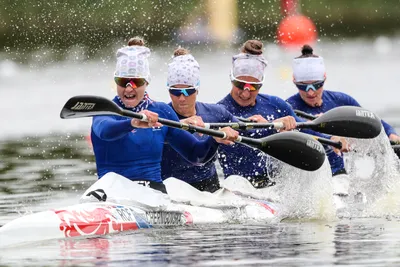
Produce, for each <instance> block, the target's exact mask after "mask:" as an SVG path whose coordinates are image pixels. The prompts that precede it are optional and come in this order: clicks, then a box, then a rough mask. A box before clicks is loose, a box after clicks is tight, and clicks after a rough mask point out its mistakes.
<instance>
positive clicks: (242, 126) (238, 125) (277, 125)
mask: <svg viewBox="0 0 400 267" xmlns="http://www.w3.org/2000/svg"><path fill="white" fill-rule="evenodd" d="M312 126H313V125H312V124H310V123H308V122H298V123H297V125H296V128H311V127H312ZM222 127H231V128H233V129H237V130H249V129H265V128H270V129H282V128H284V125H283V123H282V122H269V123H255V122H249V123H244V122H232V123H230V122H228V123H205V128H207V129H210V128H213V129H214V128H222ZM313 137H314V139H315V140H317V141H318V142H320V143H321V144H324V145H329V146H332V147H335V148H338V149H342V142H336V141H332V140H330V139H326V138H322V137H317V136H313Z"/></svg>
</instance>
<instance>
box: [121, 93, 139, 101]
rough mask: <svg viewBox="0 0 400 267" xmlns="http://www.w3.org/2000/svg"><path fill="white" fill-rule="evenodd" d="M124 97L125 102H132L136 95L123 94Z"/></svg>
mask: <svg viewBox="0 0 400 267" xmlns="http://www.w3.org/2000/svg"><path fill="white" fill-rule="evenodd" d="M124 97H125V99H127V100H132V99H135V98H136V95H135V94H125V95H124Z"/></svg>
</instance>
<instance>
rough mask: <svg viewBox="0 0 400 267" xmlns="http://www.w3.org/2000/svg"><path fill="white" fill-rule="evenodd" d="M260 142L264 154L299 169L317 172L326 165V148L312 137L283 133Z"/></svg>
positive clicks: (298, 133) (302, 134)
mask: <svg viewBox="0 0 400 267" xmlns="http://www.w3.org/2000/svg"><path fill="white" fill-rule="evenodd" d="M258 140H260V141H261V145H260V148H259V149H260V150H262V151H263V152H264V153H266V154H268V155H270V156H272V157H274V158H276V159H279V160H281V161H283V162H285V163H287V164H290V165H292V166H294V167H297V168H299V169H302V170H306V171H315V170H318V169H319V168H320V167H321V166H322V164H324V161H325V150H324V147H323V146H322V145H321V144H320V143H319V142H318V141H316V140H315V139H314V138H313V137H311V136H310V135H307V134H304V133H300V132H282V133H278V134H274V135H270V136H267V137H264V138H261V139H258Z"/></svg>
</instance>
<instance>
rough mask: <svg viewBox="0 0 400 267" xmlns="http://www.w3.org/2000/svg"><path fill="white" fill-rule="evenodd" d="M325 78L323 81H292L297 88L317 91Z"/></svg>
mask: <svg viewBox="0 0 400 267" xmlns="http://www.w3.org/2000/svg"><path fill="white" fill-rule="evenodd" d="M324 83H325V80H323V81H317V82H314V83H308V84H307V83H294V84H295V85H296V87H297V89H299V90H301V91H305V92H308V91H309V90H313V91H317V90H318V89H320V88H321V87H322V86H324Z"/></svg>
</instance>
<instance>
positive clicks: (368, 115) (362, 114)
mask: <svg viewBox="0 0 400 267" xmlns="http://www.w3.org/2000/svg"><path fill="white" fill-rule="evenodd" d="M356 116H358V117H364V118H371V119H375V114H374V113H372V112H371V111H368V110H361V109H358V110H356Z"/></svg>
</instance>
